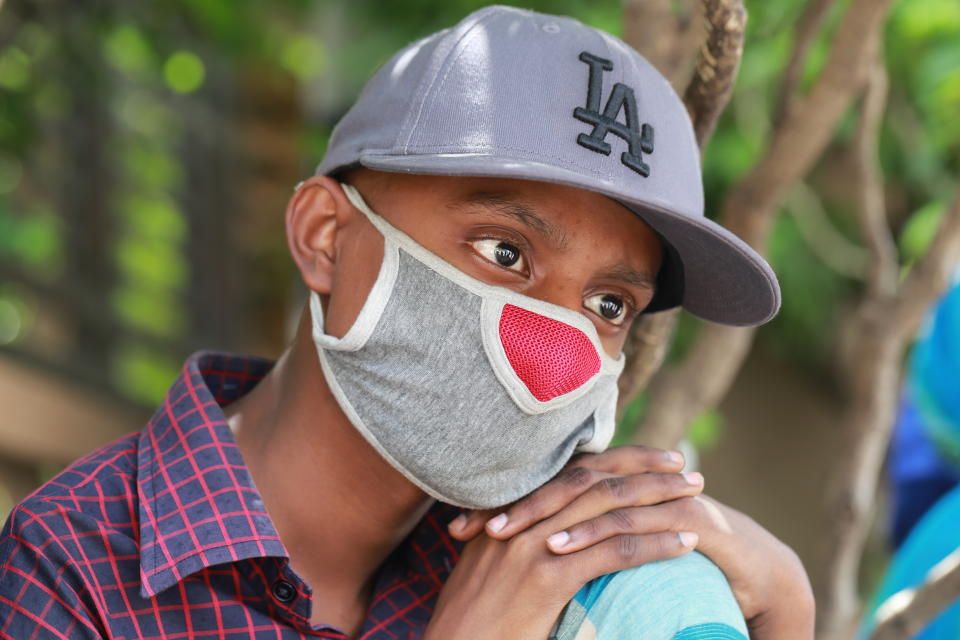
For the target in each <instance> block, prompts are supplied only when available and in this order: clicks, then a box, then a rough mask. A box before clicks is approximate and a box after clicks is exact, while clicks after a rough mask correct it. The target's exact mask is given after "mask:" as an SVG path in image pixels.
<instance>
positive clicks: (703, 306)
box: [359, 154, 780, 326]
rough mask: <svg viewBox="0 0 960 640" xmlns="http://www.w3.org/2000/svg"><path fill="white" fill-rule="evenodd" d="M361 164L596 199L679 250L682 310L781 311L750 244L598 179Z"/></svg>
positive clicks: (443, 161) (438, 161) (516, 169)
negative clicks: (559, 188) (550, 188)
mask: <svg viewBox="0 0 960 640" xmlns="http://www.w3.org/2000/svg"><path fill="white" fill-rule="evenodd" d="M359 162H360V164H361V165H363V166H364V167H367V168H369V169H374V170H377V171H388V172H393V173H412V174H426V175H445V176H476V177H491V178H519V179H526V180H541V181H544V182H555V183H557V184H563V185H567V186H572V187H579V188H581V189H587V190H588V191H594V192H596V193H600V194H602V195H605V196H608V197H610V198H613V199H614V200H616V201H617V202H619V203H621V204H623V205H624V206H626V207H627V208H628V209H630V210H631V211H633V212H634V213H635V214H636V215H638V216H639V217H640V218H641V219H642V220H643V221H644V222H646V223H647V224H649V225H650V226H651V227H653V229H655V230H656V231H657V232H658V233H659V234H660V235H662V236H663V237H664V239H666V240H667V242H669V243H670V244H671V245H672V246H673V247H674V249H676V252H677V254H678V255H679V257H680V259H681V261H682V263H683V272H684V292H683V303H682V306H683V308H684V309H686V310H687V311H689V312H690V313H692V314H693V315H695V316H697V317H699V318H702V319H704V320H708V321H710V322H717V323H720V324H725V325H732V326H755V325H759V324H763V323H764V322H767V321H768V320H770V319H771V318H773V317H774V316H775V315H776V314H777V311H778V310H779V308H780V286H779V284H778V283H777V278H776V275H774V273H773V270H772V269H771V268H770V266H769V265H768V264H767V262H766V260H764V259H763V258H762V257H761V256H760V255H759V254H758V253H757V252H756V251H754V250H753V249H752V248H751V247H750V246H749V245H748V244H747V243H745V242H744V241H742V240H741V239H740V238H738V237H737V236H735V235H734V234H733V233H731V232H730V231H728V230H727V229H725V228H724V227H722V226H720V225H718V224H717V223H715V222H713V221H712V220H710V219H708V218H705V217H702V216H694V215H685V214H683V213H678V212H674V211H671V210H670V209H669V208H667V207H666V206H665V205H666V203H661V202H657V201H655V200H650V201H648V200H644V199H642V198H637V197H632V196H630V195H629V194H624V193H623V192H622V190H621V189H618V188H617V185H615V184H614V183H613V182H608V181H606V180H604V179H602V178H600V177H597V176H585V175H583V174H581V173H578V172H576V171H572V170H569V169H564V168H561V167H557V166H554V165H549V164H544V163H540V162H535V161H531V160H528V159H520V158H517V159H512V158H503V157H499V156H492V155H486V154H423V155H402V156H400V155H382V154H362V155H361V156H360V159H359Z"/></svg>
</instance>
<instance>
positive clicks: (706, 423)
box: [687, 409, 724, 453]
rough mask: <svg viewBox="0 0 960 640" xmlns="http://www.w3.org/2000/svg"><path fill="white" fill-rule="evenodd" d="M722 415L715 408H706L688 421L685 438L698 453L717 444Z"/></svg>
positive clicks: (721, 434)
mask: <svg viewBox="0 0 960 640" xmlns="http://www.w3.org/2000/svg"><path fill="white" fill-rule="evenodd" d="M723 426H724V421H723V415H722V414H721V413H720V412H719V411H717V410H716V409H707V410H706V411H704V412H703V413H701V414H700V415H699V416H697V417H696V418H694V420H693V422H692V423H690V429H689V431H687V439H688V440H689V441H690V444H692V445H693V446H694V448H695V449H697V451H699V452H700V453H705V452H707V451H710V450H711V449H713V448H714V447H716V446H717V443H719V442H720V439H721V437H722V436H723Z"/></svg>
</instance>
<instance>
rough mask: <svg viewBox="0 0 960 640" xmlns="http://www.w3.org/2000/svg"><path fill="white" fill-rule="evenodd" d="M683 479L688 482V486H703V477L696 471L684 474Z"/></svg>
mask: <svg viewBox="0 0 960 640" xmlns="http://www.w3.org/2000/svg"><path fill="white" fill-rule="evenodd" d="M683 479H684V480H686V481H687V484H692V485H694V486H696V485H701V484H703V476H702V475H700V474H699V473H697V472H696V471H691V472H690V473H685V474H683Z"/></svg>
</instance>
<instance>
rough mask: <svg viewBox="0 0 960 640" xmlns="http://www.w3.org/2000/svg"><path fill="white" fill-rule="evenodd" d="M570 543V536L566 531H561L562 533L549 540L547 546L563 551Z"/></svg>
mask: <svg viewBox="0 0 960 640" xmlns="http://www.w3.org/2000/svg"><path fill="white" fill-rule="evenodd" d="M569 541H570V534H569V533H567V532H566V531H561V532H560V533H555V534H553V535H552V536H550V537H549V538H547V545H549V546H550V547H553V548H554V549H562V548H564V547H565V546H567V543H568V542H569Z"/></svg>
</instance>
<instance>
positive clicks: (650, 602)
mask: <svg viewBox="0 0 960 640" xmlns="http://www.w3.org/2000/svg"><path fill="white" fill-rule="evenodd" d="M565 615H566V616H568V617H575V616H577V615H579V617H580V623H579V624H581V625H582V626H583V627H587V628H589V629H590V632H592V633H594V636H592V637H595V638H597V639H598V640H604V639H606V638H629V637H632V636H634V635H636V633H637V631H638V630H642V631H643V633H642V636H643V637H644V638H651V639H658V640H659V639H661V638H662V639H664V640H680V639H684V640H686V639H690V640H692V639H694V638H716V639H717V640H720V639H724V640H725V639H727V638H729V639H731V640H734V639H737V640H745V639H746V638H747V628H746V623H745V622H744V619H743V615H742V613H741V612H740V608H739V606H738V605H737V601H736V599H735V598H734V597H733V592H732V590H731V589H730V585H729V583H728V582H727V579H726V577H725V576H724V575H723V572H721V571H720V569H719V568H718V567H717V566H716V565H715V564H714V563H713V562H711V561H710V560H709V559H707V557H706V556H704V555H702V554H700V553H698V552H696V551H694V552H692V553H689V554H686V555H683V556H680V557H677V558H672V559H670V560H661V561H659V562H651V563H649V564H645V565H642V566H639V567H635V568H633V569H627V570H624V571H619V572H617V573H612V574H609V575H606V576H601V577H600V578H597V579H596V580H592V581H591V582H589V583H587V584H586V585H585V586H584V587H583V588H582V589H581V590H580V591H579V592H578V593H577V594H576V596H575V597H574V600H573V601H571V603H570V605H568V609H567V611H566V613H565ZM588 633H589V632H588ZM576 637H577V638H579V637H580V636H576ZM584 637H591V636H590V635H585V636H584Z"/></svg>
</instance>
